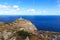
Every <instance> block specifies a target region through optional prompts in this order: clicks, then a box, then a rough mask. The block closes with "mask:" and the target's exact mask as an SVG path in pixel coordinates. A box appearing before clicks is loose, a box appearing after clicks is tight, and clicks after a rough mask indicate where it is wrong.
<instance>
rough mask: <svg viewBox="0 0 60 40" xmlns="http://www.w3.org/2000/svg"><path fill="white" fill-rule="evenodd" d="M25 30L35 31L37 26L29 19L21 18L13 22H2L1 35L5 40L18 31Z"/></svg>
mask: <svg viewBox="0 0 60 40" xmlns="http://www.w3.org/2000/svg"><path fill="white" fill-rule="evenodd" d="M20 30H24V31H27V32H29V33H35V31H36V30H37V28H36V27H35V26H34V25H33V24H32V23H31V22H30V21H28V20H25V19H23V18H20V19H18V20H15V21H14V22H11V23H4V22H0V33H1V34H0V35H1V38H4V40H8V38H9V37H10V36H12V34H14V33H15V32H16V31H20ZM1 38H0V39H1Z"/></svg>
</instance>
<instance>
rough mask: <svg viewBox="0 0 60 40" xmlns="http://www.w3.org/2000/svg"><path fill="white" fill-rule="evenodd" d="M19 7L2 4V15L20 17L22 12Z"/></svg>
mask: <svg viewBox="0 0 60 40" xmlns="http://www.w3.org/2000/svg"><path fill="white" fill-rule="evenodd" d="M19 10H20V8H19V6H18V5H13V6H8V5H1V4H0V15H19V14H20V13H21V12H20V11H19Z"/></svg>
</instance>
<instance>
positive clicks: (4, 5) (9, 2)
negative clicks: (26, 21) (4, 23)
mask: <svg viewBox="0 0 60 40" xmlns="http://www.w3.org/2000/svg"><path fill="white" fill-rule="evenodd" d="M0 15H60V0H0Z"/></svg>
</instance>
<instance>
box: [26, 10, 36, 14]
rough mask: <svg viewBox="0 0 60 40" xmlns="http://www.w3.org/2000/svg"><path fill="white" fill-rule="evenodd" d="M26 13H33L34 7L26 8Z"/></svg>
mask: <svg viewBox="0 0 60 40" xmlns="http://www.w3.org/2000/svg"><path fill="white" fill-rule="evenodd" d="M26 11H27V12H28V13H35V9H28V10H26Z"/></svg>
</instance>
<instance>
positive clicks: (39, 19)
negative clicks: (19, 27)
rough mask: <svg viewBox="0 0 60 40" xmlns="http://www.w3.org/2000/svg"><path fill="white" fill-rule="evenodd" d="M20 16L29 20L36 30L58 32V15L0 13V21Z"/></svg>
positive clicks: (59, 26) (12, 19)
mask: <svg viewBox="0 0 60 40" xmlns="http://www.w3.org/2000/svg"><path fill="white" fill-rule="evenodd" d="M20 17H22V18H24V19H26V20H30V21H31V22H32V23H33V24H34V25H35V26H36V28H37V29H38V30H47V31H55V32H60V16H22V15H18V16H7V15H1V16H0V22H13V21H15V20H17V19H19V18H20Z"/></svg>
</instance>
